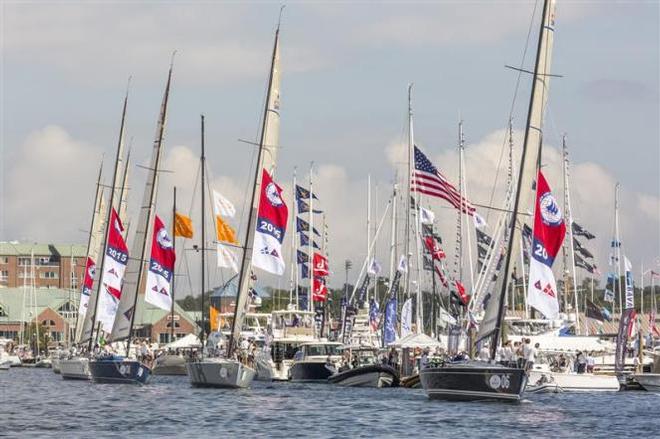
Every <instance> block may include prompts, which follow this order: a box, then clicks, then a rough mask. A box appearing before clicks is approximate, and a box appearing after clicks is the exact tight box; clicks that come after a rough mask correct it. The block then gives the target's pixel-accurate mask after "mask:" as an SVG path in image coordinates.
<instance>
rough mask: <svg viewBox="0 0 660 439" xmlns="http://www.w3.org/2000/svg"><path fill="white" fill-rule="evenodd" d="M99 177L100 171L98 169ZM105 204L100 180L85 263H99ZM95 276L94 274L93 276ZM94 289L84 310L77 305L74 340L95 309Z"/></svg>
mask: <svg viewBox="0 0 660 439" xmlns="http://www.w3.org/2000/svg"><path fill="white" fill-rule="evenodd" d="M99 177H100V171H99ZM106 210H107V206H106V203H105V197H104V196H103V186H101V184H100V180H99V182H98V183H97V185H96V198H95V199H94V213H93V214H92V223H91V228H90V230H89V240H88V243H87V258H86V259H85V264H86V263H87V259H92V260H93V261H94V262H95V263H97V264H98V263H99V262H100V261H99V259H98V257H99V248H100V247H101V244H102V243H103V231H104V230H105V227H104V224H105V216H106ZM85 276H86V273H85V274H83V276H82V279H81V281H82V282H81V287H80V290H81V291H82V289H83V288H84V287H85V285H84V281H85ZM94 278H96V276H94ZM96 297H97V295H96V290H95V289H94V288H92V291H91V292H90V295H89V301H88V303H87V307H86V310H83V309H82V306H79V307H78V319H77V320H76V330H75V338H74V339H75V342H76V343H80V342H81V341H82V339H81V338H82V335H83V327H84V326H85V321H86V318H87V317H88V315H89V316H90V317H91V314H92V313H93V311H89V310H90V309H91V310H94V309H96ZM82 302H83V299H81V301H80V304H82Z"/></svg>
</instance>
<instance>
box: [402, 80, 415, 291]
mask: <svg viewBox="0 0 660 439" xmlns="http://www.w3.org/2000/svg"><path fill="white" fill-rule="evenodd" d="M412 88H413V84H412V83H410V84H408V171H407V172H408V181H407V183H408V188H407V189H408V190H407V192H406V237H405V240H406V241H405V243H404V246H405V255H406V265H407V266H408V270H406V272H405V273H404V274H405V276H406V291H405V294H406V295H407V294H409V293H410V262H409V260H410V256H411V253H410V194H411V182H412V175H411V174H412V161H413V158H412V149H413V143H414V133H413V110H412Z"/></svg>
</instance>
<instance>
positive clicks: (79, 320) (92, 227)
mask: <svg viewBox="0 0 660 439" xmlns="http://www.w3.org/2000/svg"><path fill="white" fill-rule="evenodd" d="M102 173H103V160H101V165H100V166H99V175H98V177H97V179H96V196H95V197H94V209H93V210H92V219H91V220H90V224H89V235H88V237H87V252H86V253H85V255H86V256H87V258H89V255H90V252H91V251H92V240H93V237H94V235H95V233H96V229H97V226H98V221H99V219H98V217H99V215H100V213H101V212H100V211H101V204H102V201H101V199H102V197H103V187H102V186H101V174H102ZM72 254H73V252H72ZM84 264H85V271H84V272H83V275H82V282H81V286H80V288H79V289H80V291H81V292H82V291H83V289H84V288H85V276H86V275H87V259H85V263H84ZM81 297H82V296H81ZM81 301H82V299H81ZM87 304H88V306H89V302H88V303H87ZM87 312H89V308H88V310H87V311H86V313H87ZM84 322H85V317H84V316H82V317H81V315H80V302H78V313H77V314H76V324H75V326H74V328H75V329H74V341H75V342H78V341H79V337H80V335H81V331H82V326H83V323H84Z"/></svg>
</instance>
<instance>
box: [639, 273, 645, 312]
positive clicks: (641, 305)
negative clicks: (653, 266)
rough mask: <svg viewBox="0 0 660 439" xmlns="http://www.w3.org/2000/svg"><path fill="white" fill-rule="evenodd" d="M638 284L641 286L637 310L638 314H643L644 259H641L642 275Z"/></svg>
mask: <svg viewBox="0 0 660 439" xmlns="http://www.w3.org/2000/svg"><path fill="white" fill-rule="evenodd" d="M640 285H641V287H642V289H641V292H640V294H639V306H640V308H639V310H640V314H641V315H644V261H643V260H642V276H641V282H640Z"/></svg>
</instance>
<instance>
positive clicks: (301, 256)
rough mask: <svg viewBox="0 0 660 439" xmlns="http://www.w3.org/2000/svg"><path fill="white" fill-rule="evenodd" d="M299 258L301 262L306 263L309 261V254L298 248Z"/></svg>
mask: <svg viewBox="0 0 660 439" xmlns="http://www.w3.org/2000/svg"><path fill="white" fill-rule="evenodd" d="M297 260H298V263H299V264H304V263H305V262H309V256H307V253H305V252H303V251H300V250H298V251H297Z"/></svg>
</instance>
